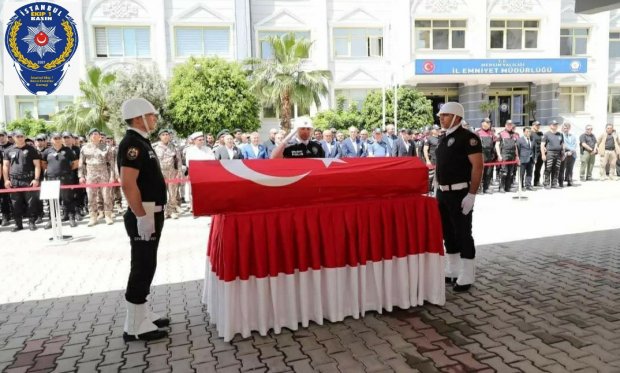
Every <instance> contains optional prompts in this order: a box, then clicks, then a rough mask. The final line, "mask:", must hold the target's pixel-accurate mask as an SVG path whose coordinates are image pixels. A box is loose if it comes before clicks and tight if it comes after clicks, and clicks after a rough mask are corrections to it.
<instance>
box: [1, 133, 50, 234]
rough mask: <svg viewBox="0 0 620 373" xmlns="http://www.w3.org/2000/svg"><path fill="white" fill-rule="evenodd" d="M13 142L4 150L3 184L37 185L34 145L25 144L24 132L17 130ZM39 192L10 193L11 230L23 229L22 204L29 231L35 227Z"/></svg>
mask: <svg viewBox="0 0 620 373" xmlns="http://www.w3.org/2000/svg"><path fill="white" fill-rule="evenodd" d="M13 138H14V139H15V144H14V145H13V146H12V147H10V148H8V149H7V150H5V151H4V160H3V167H2V171H3V174H4V186H5V187H6V188H7V189H11V188H28V187H38V186H39V180H40V177H41V156H40V155H39V152H38V151H37V149H35V147H34V146H31V145H28V144H26V139H25V138H24V133H23V132H22V131H20V130H17V131H15V132H14V133H13ZM38 195H39V192H15V193H11V202H12V203H13V218H14V219H15V227H14V228H13V229H12V230H11V231H12V232H17V231H20V230H22V229H24V227H23V225H22V216H23V215H24V204H27V206H28V211H27V213H28V218H29V220H28V228H29V229H30V230H31V231H34V230H36V229H37V226H36V224H35V222H36V220H37V214H38V210H39V197H38Z"/></svg>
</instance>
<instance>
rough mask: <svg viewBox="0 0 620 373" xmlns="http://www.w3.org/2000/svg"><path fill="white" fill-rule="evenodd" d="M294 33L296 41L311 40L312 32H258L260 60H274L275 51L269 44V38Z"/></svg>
mask: <svg viewBox="0 0 620 373" xmlns="http://www.w3.org/2000/svg"><path fill="white" fill-rule="evenodd" d="M290 32H292V33H294V34H295V39H296V40H299V39H305V40H310V31H259V32H258V48H259V50H258V55H259V56H260V58H262V59H264V60H268V59H272V58H273V49H272V48H271V44H269V38H270V37H274V36H280V37H281V36H284V35H286V34H288V33H290ZM308 57H309V56H304V58H308Z"/></svg>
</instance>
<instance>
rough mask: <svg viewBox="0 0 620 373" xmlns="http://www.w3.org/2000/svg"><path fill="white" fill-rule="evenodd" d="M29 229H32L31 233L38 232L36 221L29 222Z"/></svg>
mask: <svg viewBox="0 0 620 373" xmlns="http://www.w3.org/2000/svg"><path fill="white" fill-rule="evenodd" d="M28 229H30V230H31V231H36V230H37V224H36V223H35V222H34V221H30V222H28Z"/></svg>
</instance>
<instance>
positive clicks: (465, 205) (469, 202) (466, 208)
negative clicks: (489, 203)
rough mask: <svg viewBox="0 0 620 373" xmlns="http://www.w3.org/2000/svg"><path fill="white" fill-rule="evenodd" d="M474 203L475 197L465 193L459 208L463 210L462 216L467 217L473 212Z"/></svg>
mask: <svg viewBox="0 0 620 373" xmlns="http://www.w3.org/2000/svg"><path fill="white" fill-rule="evenodd" d="M475 201H476V195H475V194H472V193H467V195H466V196H465V198H463V202H461V208H462V209H463V210H462V212H463V215H467V214H469V213H470V212H471V210H473V208H474V202H475Z"/></svg>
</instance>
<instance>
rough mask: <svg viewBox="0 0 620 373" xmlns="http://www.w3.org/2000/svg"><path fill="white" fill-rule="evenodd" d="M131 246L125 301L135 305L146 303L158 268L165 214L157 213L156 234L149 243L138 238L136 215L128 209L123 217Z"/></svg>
mask: <svg viewBox="0 0 620 373" xmlns="http://www.w3.org/2000/svg"><path fill="white" fill-rule="evenodd" d="M123 218H124V220H125V230H126V231H127V235H128V236H129V242H130V245H131V269H130V271H129V280H128V281H127V291H126V292H125V299H126V300H127V301H128V302H130V303H133V304H143V303H146V296H147V295H148V294H149V292H150V289H151V282H153V276H155V269H156V268H157V247H158V246H159V239H160V237H161V231H162V229H163V228H164V212H163V211H161V212H156V213H155V234H153V236H152V237H151V239H150V240H149V241H143V240H142V239H140V237H139V236H138V226H137V220H136V215H134V213H133V212H132V211H131V210H130V209H128V210H127V212H125V215H124V216H123Z"/></svg>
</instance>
